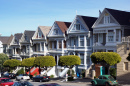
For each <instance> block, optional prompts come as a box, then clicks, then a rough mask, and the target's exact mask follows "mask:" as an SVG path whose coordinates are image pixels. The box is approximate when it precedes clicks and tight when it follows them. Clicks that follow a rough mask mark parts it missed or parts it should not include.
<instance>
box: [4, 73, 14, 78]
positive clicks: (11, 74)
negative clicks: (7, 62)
mask: <svg viewBox="0 0 130 86" xmlns="http://www.w3.org/2000/svg"><path fill="white" fill-rule="evenodd" d="M3 77H7V78H10V79H14V78H15V77H16V74H14V73H6V74H4V76H3Z"/></svg>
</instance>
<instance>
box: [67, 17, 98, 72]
mask: <svg viewBox="0 0 130 86" xmlns="http://www.w3.org/2000/svg"><path fill="white" fill-rule="evenodd" d="M96 20H97V18H95V17H88V16H80V15H77V16H76V17H75V19H74V20H73V22H72V23H71V25H70V27H69V29H68V30H67V45H68V46H67V53H68V55H78V56H79V57H80V59H81V65H79V66H77V67H75V71H76V73H80V74H81V71H82V70H86V72H87V71H88V69H89V68H90V67H91V65H92V62H91V59H90V55H91V54H92V52H93V45H92V43H93V35H92V32H93V29H92V28H91V27H92V25H93V24H94V22H95V21H96Z"/></svg>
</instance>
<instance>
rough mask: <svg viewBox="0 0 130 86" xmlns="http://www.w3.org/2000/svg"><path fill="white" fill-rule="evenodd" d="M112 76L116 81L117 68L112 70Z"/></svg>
mask: <svg viewBox="0 0 130 86" xmlns="http://www.w3.org/2000/svg"><path fill="white" fill-rule="evenodd" d="M110 75H111V76H113V77H114V78H115V79H116V68H110Z"/></svg>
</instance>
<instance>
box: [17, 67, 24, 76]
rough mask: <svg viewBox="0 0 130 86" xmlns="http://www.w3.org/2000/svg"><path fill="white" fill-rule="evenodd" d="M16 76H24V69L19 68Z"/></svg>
mask: <svg viewBox="0 0 130 86" xmlns="http://www.w3.org/2000/svg"><path fill="white" fill-rule="evenodd" d="M16 74H17V75H19V74H24V69H23V68H21V69H20V70H19V71H18V72H17V73H16Z"/></svg>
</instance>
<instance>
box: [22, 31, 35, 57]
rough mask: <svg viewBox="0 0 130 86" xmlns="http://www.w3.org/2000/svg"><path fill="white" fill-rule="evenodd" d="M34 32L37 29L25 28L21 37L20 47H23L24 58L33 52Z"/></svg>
mask: <svg viewBox="0 0 130 86" xmlns="http://www.w3.org/2000/svg"><path fill="white" fill-rule="evenodd" d="M34 33H35V31H29V30H25V31H24V33H23V35H22V37H21V39H20V49H21V54H20V57H21V58H22V59H24V58H29V57H31V56H32V54H33V49H32V37H33V35H34Z"/></svg>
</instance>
